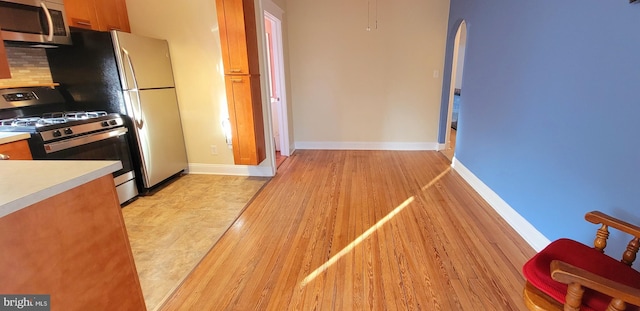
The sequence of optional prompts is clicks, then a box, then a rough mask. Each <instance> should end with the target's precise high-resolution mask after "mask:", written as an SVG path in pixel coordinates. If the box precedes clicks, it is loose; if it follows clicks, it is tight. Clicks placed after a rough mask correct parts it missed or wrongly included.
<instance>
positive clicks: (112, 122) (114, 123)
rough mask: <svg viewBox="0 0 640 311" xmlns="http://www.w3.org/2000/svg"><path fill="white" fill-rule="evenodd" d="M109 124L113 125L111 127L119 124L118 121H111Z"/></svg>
mask: <svg viewBox="0 0 640 311" xmlns="http://www.w3.org/2000/svg"><path fill="white" fill-rule="evenodd" d="M109 124H111V125H116V124H118V121H116V120H109Z"/></svg>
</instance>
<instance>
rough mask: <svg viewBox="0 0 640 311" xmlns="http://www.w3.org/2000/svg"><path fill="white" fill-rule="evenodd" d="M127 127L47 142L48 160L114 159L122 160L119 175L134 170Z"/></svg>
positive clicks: (114, 174)
mask: <svg viewBox="0 0 640 311" xmlns="http://www.w3.org/2000/svg"><path fill="white" fill-rule="evenodd" d="M127 132H128V130H127V128H126V127H118V128H113V129H110V130H108V131H104V132H98V133H92V134H87V135H83V136H78V137H74V138H70V139H65V140H61V141H56V142H51V143H45V144H44V150H45V151H46V155H45V159H46V160H114V161H121V162H122V169H121V170H119V171H117V172H114V173H113V176H114V177H116V179H117V177H118V176H120V175H124V174H127V173H130V172H131V171H132V170H133V166H132V163H131V154H130V153H129V142H128V140H127Z"/></svg>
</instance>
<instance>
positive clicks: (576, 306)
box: [564, 283, 584, 311]
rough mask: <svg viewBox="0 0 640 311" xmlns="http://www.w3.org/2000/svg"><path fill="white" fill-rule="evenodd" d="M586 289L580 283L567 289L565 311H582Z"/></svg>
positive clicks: (573, 284) (570, 285) (572, 284)
mask: <svg viewBox="0 0 640 311" xmlns="http://www.w3.org/2000/svg"><path fill="white" fill-rule="evenodd" d="M583 294H584V288H582V286H580V284H578V283H571V284H569V287H568V288H567V297H566V301H565V303H564V311H580V305H581V304H582V295H583Z"/></svg>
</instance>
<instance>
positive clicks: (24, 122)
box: [0, 117, 40, 126]
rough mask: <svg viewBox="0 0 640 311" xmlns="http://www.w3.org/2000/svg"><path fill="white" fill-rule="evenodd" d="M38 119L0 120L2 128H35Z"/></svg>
mask: <svg viewBox="0 0 640 311" xmlns="http://www.w3.org/2000/svg"><path fill="white" fill-rule="evenodd" d="M39 120H40V117H20V118H13V119H5V120H0V125H2V126H37V124H38V121H39Z"/></svg>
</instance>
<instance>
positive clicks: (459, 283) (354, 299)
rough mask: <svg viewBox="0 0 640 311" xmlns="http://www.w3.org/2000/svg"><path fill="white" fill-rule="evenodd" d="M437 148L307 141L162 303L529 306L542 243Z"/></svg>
mask: <svg viewBox="0 0 640 311" xmlns="http://www.w3.org/2000/svg"><path fill="white" fill-rule="evenodd" d="M449 165H450V162H449V161H448V160H447V159H446V157H445V156H444V155H442V154H441V153H439V152H435V151H433V152H430V151H427V152H394V151H298V152H296V154H294V155H293V156H291V157H290V158H289V159H288V160H287V161H286V162H285V163H284V164H283V165H282V167H281V168H280V169H279V170H278V174H277V175H276V177H274V178H273V179H272V180H271V181H270V182H269V183H268V184H267V185H265V187H264V188H263V189H262V190H261V191H260V192H259V193H258V194H257V196H256V197H255V198H254V199H253V201H252V202H251V203H250V204H249V206H248V207H247V208H246V209H245V210H244V212H243V213H242V215H241V216H240V217H239V218H238V219H237V221H236V222H235V223H234V224H233V225H232V226H231V228H230V229H229V230H228V231H227V232H226V233H225V234H224V235H223V236H222V237H221V238H220V240H219V241H218V243H217V244H216V245H215V246H214V247H213V248H212V249H211V251H210V252H209V253H208V254H207V255H206V257H205V258H204V259H203V260H202V261H201V262H200V264H199V265H198V266H197V267H196V268H195V269H194V271H193V272H192V273H191V274H190V275H189V277H188V278H187V279H186V280H185V281H184V283H183V284H182V285H181V286H180V287H179V288H178V289H177V290H176V292H175V293H174V295H173V296H172V297H171V298H169V300H168V301H167V303H166V304H165V305H164V306H163V308H162V309H163V310H525V306H524V304H523V302H522V299H521V296H522V295H521V293H522V289H523V285H524V279H523V277H522V275H521V272H520V267H521V266H522V264H523V263H524V262H525V261H526V259H527V258H529V257H530V256H532V255H533V254H534V251H533V250H532V249H531V248H530V247H529V246H528V245H527V244H526V243H525V242H524V241H523V240H522V239H521V238H520V237H519V236H518V235H517V234H516V233H515V231H514V230H512V229H511V228H510V227H509V226H508V225H507V224H506V223H505V222H504V221H503V220H502V219H501V218H499V216H498V215H497V214H496V213H495V212H494V211H493V210H492V209H491V208H490V207H489V206H488V205H487V204H486V203H485V202H484V201H483V200H482V199H481V198H480V197H479V196H478V195H477V194H476V193H475V192H474V191H473V190H472V189H471V188H470V187H469V186H468V185H467V184H466V183H465V182H464V181H463V179H462V178H461V177H460V176H459V175H458V174H457V173H455V172H454V171H452V170H451V169H450V168H449Z"/></svg>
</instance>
